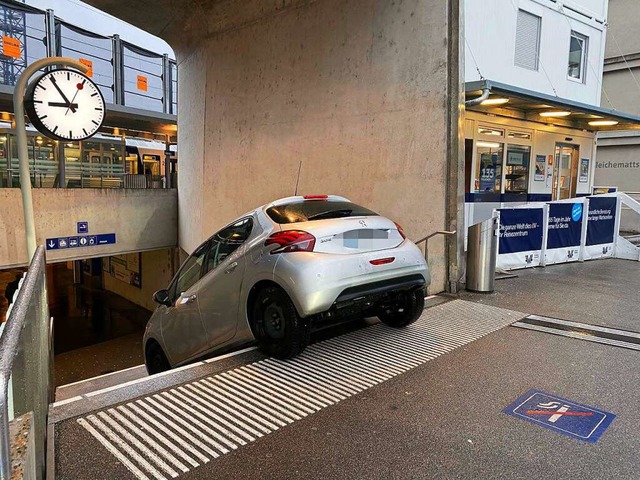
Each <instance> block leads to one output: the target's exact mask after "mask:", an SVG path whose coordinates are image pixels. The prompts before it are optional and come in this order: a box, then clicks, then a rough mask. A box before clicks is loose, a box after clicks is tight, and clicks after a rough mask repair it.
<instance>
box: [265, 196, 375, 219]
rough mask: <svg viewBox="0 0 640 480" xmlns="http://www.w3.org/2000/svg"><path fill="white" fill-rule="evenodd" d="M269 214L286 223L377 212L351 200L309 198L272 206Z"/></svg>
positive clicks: (268, 211) (371, 214) (366, 214)
mask: <svg viewBox="0 0 640 480" xmlns="http://www.w3.org/2000/svg"><path fill="white" fill-rule="evenodd" d="M267 215H269V217H270V218H271V219H272V220H273V221H274V222H276V223H280V224H286V223H298V222H309V221H313V220H324V219H327V218H343V217H370V216H373V215H377V213H375V212H372V211H371V210H369V209H368V208H364V207H361V206H360V205H356V204H355V203H351V202H345V201H321V200H308V201H305V202H295V203H286V204H284V205H277V206H275V207H270V208H268V209H267Z"/></svg>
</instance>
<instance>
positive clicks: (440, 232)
mask: <svg viewBox="0 0 640 480" xmlns="http://www.w3.org/2000/svg"><path fill="white" fill-rule="evenodd" d="M455 234H456V230H451V231H449V230H438V231H437V232H433V233H430V234H429V235H427V236H426V237H423V238H421V239H420V240H418V241H417V242H414V243H415V244H416V245H418V244H420V243H422V242H424V260H425V261H426V262H427V266H428V265H429V239H430V238H433V237H435V236H436V235H455Z"/></svg>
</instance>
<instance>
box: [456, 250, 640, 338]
mask: <svg viewBox="0 0 640 480" xmlns="http://www.w3.org/2000/svg"><path fill="white" fill-rule="evenodd" d="M510 273H512V274H514V275H517V278H505V279H503V280H497V281H496V282H495V292H494V293H490V294H482V293H471V292H467V291H462V292H461V293H460V298H463V299H465V300H470V301H474V302H478V303H482V304H485V305H494V306H498V307H502V308H510V309H512V310H520V311H522V312H527V313H530V314H536V315H542V316H547V317H553V318H560V319H563V320H571V321H575V322H582V323H589V324H592V325H600V326H605V327H612V328H620V329H623V330H630V331H634V332H639V331H640V314H639V312H638V306H639V303H638V300H640V293H639V292H640V262H633V261H630V260H620V259H605V260H591V261H588V262H582V263H581V262H574V263H565V264H562V265H551V266H548V267H544V268H542V267H538V268H525V269H521V270H514V271H511V272H510Z"/></svg>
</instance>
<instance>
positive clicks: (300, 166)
mask: <svg viewBox="0 0 640 480" xmlns="http://www.w3.org/2000/svg"><path fill="white" fill-rule="evenodd" d="M301 170H302V160H300V165H298V178H296V189H295V191H294V192H293V196H294V197H295V196H297V195H298V184H299V183H300V171H301Z"/></svg>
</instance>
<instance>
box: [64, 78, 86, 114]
mask: <svg viewBox="0 0 640 480" xmlns="http://www.w3.org/2000/svg"><path fill="white" fill-rule="evenodd" d="M85 82H86V80H82V82H81V83H78V84H77V85H76V87H77V90H76V93H75V94H74V95H73V98H72V99H71V101H72V102H73V101H74V100H75V99H76V97H77V96H78V93H80V90H82V89H83V88H84V83H85ZM71 105H73V104H72V103H69V108H71V111H72V112H74V113H75V110H74V109H73V108H72V107H71ZM69 108H67V111H66V112H64V114H65V115H66V114H67V113H69Z"/></svg>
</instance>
